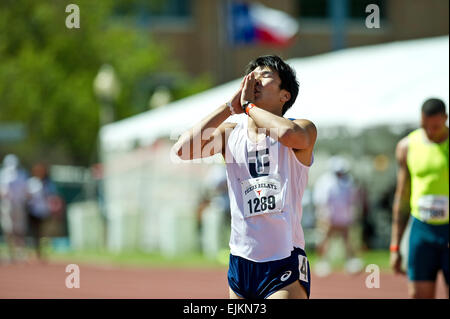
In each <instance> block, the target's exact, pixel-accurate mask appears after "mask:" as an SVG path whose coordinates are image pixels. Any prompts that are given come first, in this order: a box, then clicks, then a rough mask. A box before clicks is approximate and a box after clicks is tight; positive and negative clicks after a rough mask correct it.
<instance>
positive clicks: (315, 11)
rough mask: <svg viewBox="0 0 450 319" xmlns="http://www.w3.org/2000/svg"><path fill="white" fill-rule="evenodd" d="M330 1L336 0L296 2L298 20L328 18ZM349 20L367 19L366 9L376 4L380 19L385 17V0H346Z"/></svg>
mask: <svg viewBox="0 0 450 319" xmlns="http://www.w3.org/2000/svg"><path fill="white" fill-rule="evenodd" d="M330 1H336V0H298V12H299V16H300V18H306V19H328V18H329V16H330V12H329V11H330V5H329V2H330ZM347 2H348V17H349V19H360V18H365V17H367V15H368V13H366V7H367V6H368V5H369V4H376V5H378V7H379V8H380V18H381V19H383V18H384V17H385V16H386V12H385V11H386V0H347Z"/></svg>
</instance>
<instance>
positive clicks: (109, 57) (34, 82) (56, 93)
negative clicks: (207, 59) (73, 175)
mask: <svg viewBox="0 0 450 319" xmlns="http://www.w3.org/2000/svg"><path fill="white" fill-rule="evenodd" d="M122 2H123V1H122ZM126 2H129V1H126ZM70 3H76V4H77V5H78V6H79V8H80V28H79V29H75V28H74V29H68V28H66V25H65V20H66V17H67V16H68V15H69V13H66V12H65V8H66V6H67V5H68V4H70ZM118 3H119V4H120V2H118V1H112V0H102V1H92V0H77V1H76V2H73V1H69V0H2V1H1V2H0V125H1V123H2V122H8V121H15V122H18V121H19V122H22V123H24V124H25V126H26V131H27V139H26V141H24V142H23V143H20V144H19V145H15V146H14V147H12V148H13V149H14V151H16V152H17V153H18V154H20V155H21V156H22V157H23V158H25V159H28V161H29V162H30V161H32V160H36V159H39V160H42V159H45V160H47V161H49V162H55V161H58V162H59V163H61V162H64V163H67V164H69V163H70V164H77V165H89V164H91V163H92V162H94V161H97V160H98V158H97V153H98V152H97V135H98V130H99V107H100V103H99V101H98V100H97V98H96V96H95V94H94V91H93V81H94V78H95V76H96V74H97V72H98V70H99V69H100V67H101V65H103V64H104V63H108V64H110V65H112V66H113V67H114V68H115V70H116V72H117V76H118V78H119V79H120V82H121V93H120V96H119V97H118V100H117V102H116V105H115V114H116V120H118V119H123V118H125V117H128V116H131V115H134V114H136V113H139V112H142V111H143V110H145V109H147V105H146V103H147V101H148V98H149V97H150V95H151V93H152V92H151V89H152V87H153V86H156V85H158V74H170V76H171V77H172V78H174V79H176V80H174V81H173V82H174V83H176V85H175V86H174V87H173V88H172V89H173V95H174V96H175V97H176V98H181V97H184V96H186V95H187V94H192V93H195V92H198V91H201V90H204V89H205V88H207V87H208V86H209V85H210V81H209V79H208V78H207V77H206V78H205V77H201V78H199V79H189V77H187V76H186V74H183V73H180V71H178V70H180V69H181V68H180V66H179V65H178V64H177V63H176V61H174V60H173V59H172V58H171V57H170V52H168V49H167V48H166V47H164V46H162V45H160V44H158V43H156V42H155V41H153V40H152V39H151V36H150V34H149V32H148V29H145V28H142V27H138V26H137V25H136V24H133V23H132V22H130V20H129V19H121V18H120V17H117V15H115V12H117V8H118ZM149 81H150V84H147V85H142V84H143V83H148V82H149ZM0 151H1V149H0ZM26 161H27V160H25V162H26Z"/></svg>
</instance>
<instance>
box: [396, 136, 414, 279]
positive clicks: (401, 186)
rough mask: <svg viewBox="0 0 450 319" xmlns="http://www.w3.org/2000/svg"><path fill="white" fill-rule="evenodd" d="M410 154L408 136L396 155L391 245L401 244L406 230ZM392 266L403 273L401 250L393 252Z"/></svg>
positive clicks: (399, 146) (398, 145)
mask: <svg viewBox="0 0 450 319" xmlns="http://www.w3.org/2000/svg"><path fill="white" fill-rule="evenodd" d="M407 155H408V137H405V138H403V139H402V140H400V142H398V144H397V147H396V150H395V157H396V159H397V164H398V171H397V187H396V189H395V196H394V203H393V207H392V233H391V246H399V245H400V241H401V238H402V235H403V232H404V230H405V226H406V222H407V219H408V215H409V211H410V207H409V201H410V196H411V177H410V174H409V169H408V165H407V162H406V159H407ZM391 267H392V269H393V270H394V272H395V273H403V271H402V270H401V256H400V254H399V252H391Z"/></svg>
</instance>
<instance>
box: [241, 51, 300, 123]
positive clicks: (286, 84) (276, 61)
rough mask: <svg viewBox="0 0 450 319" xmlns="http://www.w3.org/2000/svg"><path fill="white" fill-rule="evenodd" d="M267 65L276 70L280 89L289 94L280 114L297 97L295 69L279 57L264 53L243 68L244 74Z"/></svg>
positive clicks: (288, 107)
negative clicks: (279, 80)
mask: <svg viewBox="0 0 450 319" xmlns="http://www.w3.org/2000/svg"><path fill="white" fill-rule="evenodd" d="M265 66H267V67H269V68H270V69H271V70H272V71H276V72H277V73H278V76H279V77H280V79H281V84H280V89H282V90H286V91H288V92H289V93H290V94H291V98H290V99H289V101H287V102H286V103H284V105H283V109H282V114H283V115H284V113H286V111H287V110H289V109H290V108H291V106H292V105H293V104H294V102H295V100H296V99H297V95H298V87H299V84H298V82H297V79H296V77H295V70H294V69H293V68H291V67H290V66H289V65H288V64H286V63H285V62H284V61H283V60H282V59H281V58H280V57H278V56H276V55H264V56H260V57H258V58H256V59H255V60H253V61H251V62H250V63H249V64H248V65H247V68H246V70H245V74H249V73H250V72H252V71H253V70H254V69H256V68H257V67H265Z"/></svg>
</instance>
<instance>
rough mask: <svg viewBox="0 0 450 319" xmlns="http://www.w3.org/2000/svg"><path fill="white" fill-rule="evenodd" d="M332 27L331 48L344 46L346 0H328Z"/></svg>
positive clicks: (346, 14) (337, 48)
mask: <svg viewBox="0 0 450 319" xmlns="http://www.w3.org/2000/svg"><path fill="white" fill-rule="evenodd" d="M328 7H329V15H330V18H331V27H332V30H333V31H332V32H333V34H332V39H331V41H332V42H331V43H332V50H333V51H334V50H340V49H343V48H345V47H346V45H347V43H346V40H347V39H346V22H347V21H346V20H347V18H348V9H349V8H348V0H328Z"/></svg>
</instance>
